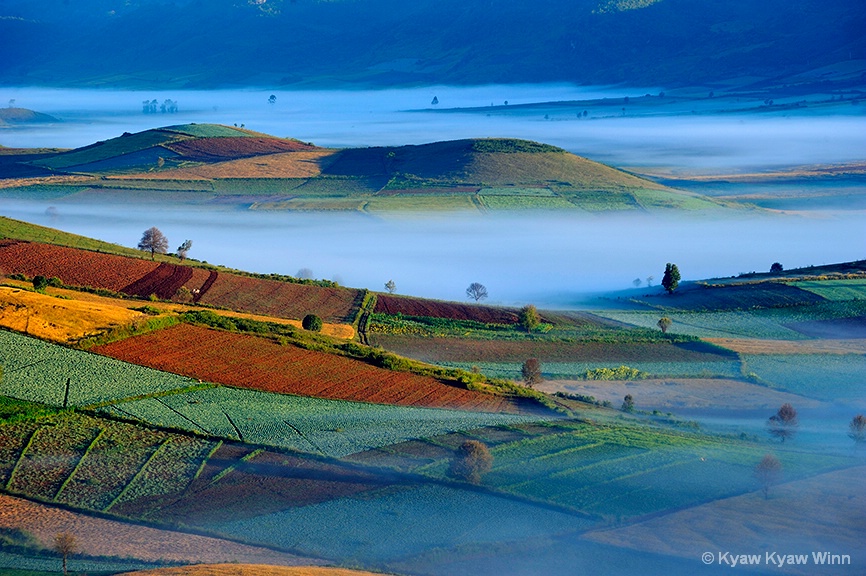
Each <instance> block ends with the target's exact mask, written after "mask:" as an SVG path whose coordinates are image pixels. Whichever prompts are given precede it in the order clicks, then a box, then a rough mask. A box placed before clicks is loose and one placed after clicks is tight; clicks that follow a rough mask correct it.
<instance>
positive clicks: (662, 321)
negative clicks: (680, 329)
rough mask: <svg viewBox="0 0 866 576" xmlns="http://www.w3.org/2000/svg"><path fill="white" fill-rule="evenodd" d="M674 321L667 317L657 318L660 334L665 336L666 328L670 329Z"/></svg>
mask: <svg viewBox="0 0 866 576" xmlns="http://www.w3.org/2000/svg"><path fill="white" fill-rule="evenodd" d="M673 323H674V321H673V320H671V319H670V318H668V317H667V316H662V317H661V318H659V321H658V327H659V328H661V331H662V334H667V332H668V328H670V327H671V324H673Z"/></svg>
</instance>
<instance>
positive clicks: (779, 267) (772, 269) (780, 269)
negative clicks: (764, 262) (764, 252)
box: [770, 262, 785, 274]
mask: <svg viewBox="0 0 866 576" xmlns="http://www.w3.org/2000/svg"><path fill="white" fill-rule="evenodd" d="M784 271H785V268H784V267H783V266H782V265H781V264H780V263H778V262H773V265H772V266H770V272H771V273H773V274H781V273H782V272H784Z"/></svg>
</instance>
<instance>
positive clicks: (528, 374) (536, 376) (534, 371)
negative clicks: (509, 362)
mask: <svg viewBox="0 0 866 576" xmlns="http://www.w3.org/2000/svg"><path fill="white" fill-rule="evenodd" d="M520 374H521V375H522V376H523V381H524V382H525V383H526V385H527V386H529V387H530V388H532V387H533V386H535V385H536V384H538V383H539V382H542V381H543V380H544V378H542V376H541V362H539V361H538V358H529V359H528V360H527V361H526V362H524V363H523V367H522V368H521V369H520Z"/></svg>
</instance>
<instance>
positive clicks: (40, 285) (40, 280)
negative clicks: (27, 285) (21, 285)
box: [33, 275, 48, 292]
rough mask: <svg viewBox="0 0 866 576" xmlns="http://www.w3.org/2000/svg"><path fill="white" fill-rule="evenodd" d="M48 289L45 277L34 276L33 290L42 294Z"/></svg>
mask: <svg viewBox="0 0 866 576" xmlns="http://www.w3.org/2000/svg"><path fill="white" fill-rule="evenodd" d="M47 287H48V278H46V277H45V276H41V275H40V276H34V277H33V289H34V290H38V291H40V292H42V291H43V290H45V289H46V288H47Z"/></svg>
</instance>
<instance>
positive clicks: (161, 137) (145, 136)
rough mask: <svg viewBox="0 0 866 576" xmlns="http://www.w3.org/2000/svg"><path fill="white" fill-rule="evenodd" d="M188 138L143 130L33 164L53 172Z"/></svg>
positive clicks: (165, 132)
mask: <svg viewBox="0 0 866 576" xmlns="http://www.w3.org/2000/svg"><path fill="white" fill-rule="evenodd" d="M188 138H189V136H188V135H185V134H180V133H177V132H169V131H165V130H145V131H144V132H137V133H135V134H128V133H127V134H124V135H123V136H119V137H117V138H112V139H110V140H106V141H104V142H97V143H95V144H91V145H90V146H85V147H84V148H76V149H75V150H70V151H69V152H63V153H60V154H57V155H55V156H51V157H48V158H40V159H39V160H35V161H34V162H33V164H35V165H37V166H44V167H46V168H51V169H53V170H62V169H64V168H68V167H70V166H77V165H80V164H89V163H91V162H99V161H102V160H107V159H109V158H113V157H115V156H122V155H124V154H130V153H133V152H141V151H143V150H146V149H148V148H152V147H154V146H160V145H162V144H168V143H170V142H174V141H178V140H185V139H188Z"/></svg>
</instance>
